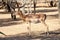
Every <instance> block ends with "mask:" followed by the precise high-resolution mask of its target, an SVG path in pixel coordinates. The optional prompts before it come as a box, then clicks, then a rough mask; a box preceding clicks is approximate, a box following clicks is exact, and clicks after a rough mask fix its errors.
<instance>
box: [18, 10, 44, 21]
mask: <svg viewBox="0 0 60 40" xmlns="http://www.w3.org/2000/svg"><path fill="white" fill-rule="evenodd" d="M17 13H18V15H19V16H20V19H22V20H23V21H25V22H31V19H38V20H39V21H41V20H43V21H45V14H27V15H24V14H23V13H22V11H18V12H17Z"/></svg>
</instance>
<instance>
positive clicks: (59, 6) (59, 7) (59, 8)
mask: <svg viewBox="0 0 60 40" xmlns="http://www.w3.org/2000/svg"><path fill="white" fill-rule="evenodd" d="M58 10H59V19H60V0H59V4H58Z"/></svg>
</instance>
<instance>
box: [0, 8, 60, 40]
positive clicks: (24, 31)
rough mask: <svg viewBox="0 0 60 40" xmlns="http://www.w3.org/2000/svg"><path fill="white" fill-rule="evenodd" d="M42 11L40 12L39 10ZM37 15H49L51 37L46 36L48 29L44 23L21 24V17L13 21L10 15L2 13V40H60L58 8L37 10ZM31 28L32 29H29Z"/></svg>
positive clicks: (0, 15)
mask: <svg viewBox="0 0 60 40" xmlns="http://www.w3.org/2000/svg"><path fill="white" fill-rule="evenodd" d="M39 9H40V10H39ZM36 10H38V11H37V13H44V14H46V15H47V19H46V21H45V22H46V24H47V25H48V30H49V35H47V34H46V32H47V31H48V30H47V27H46V26H44V25H43V24H42V23H34V22H32V23H31V25H30V24H27V23H21V21H22V20H20V18H19V16H18V15H17V20H16V21H14V20H12V19H11V16H10V15H11V14H10V13H2V12H1V13H0V33H1V34H0V40H60V20H59V19H58V10H57V8H55V7H54V8H37V9H36ZM28 27H30V29H28Z"/></svg>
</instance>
